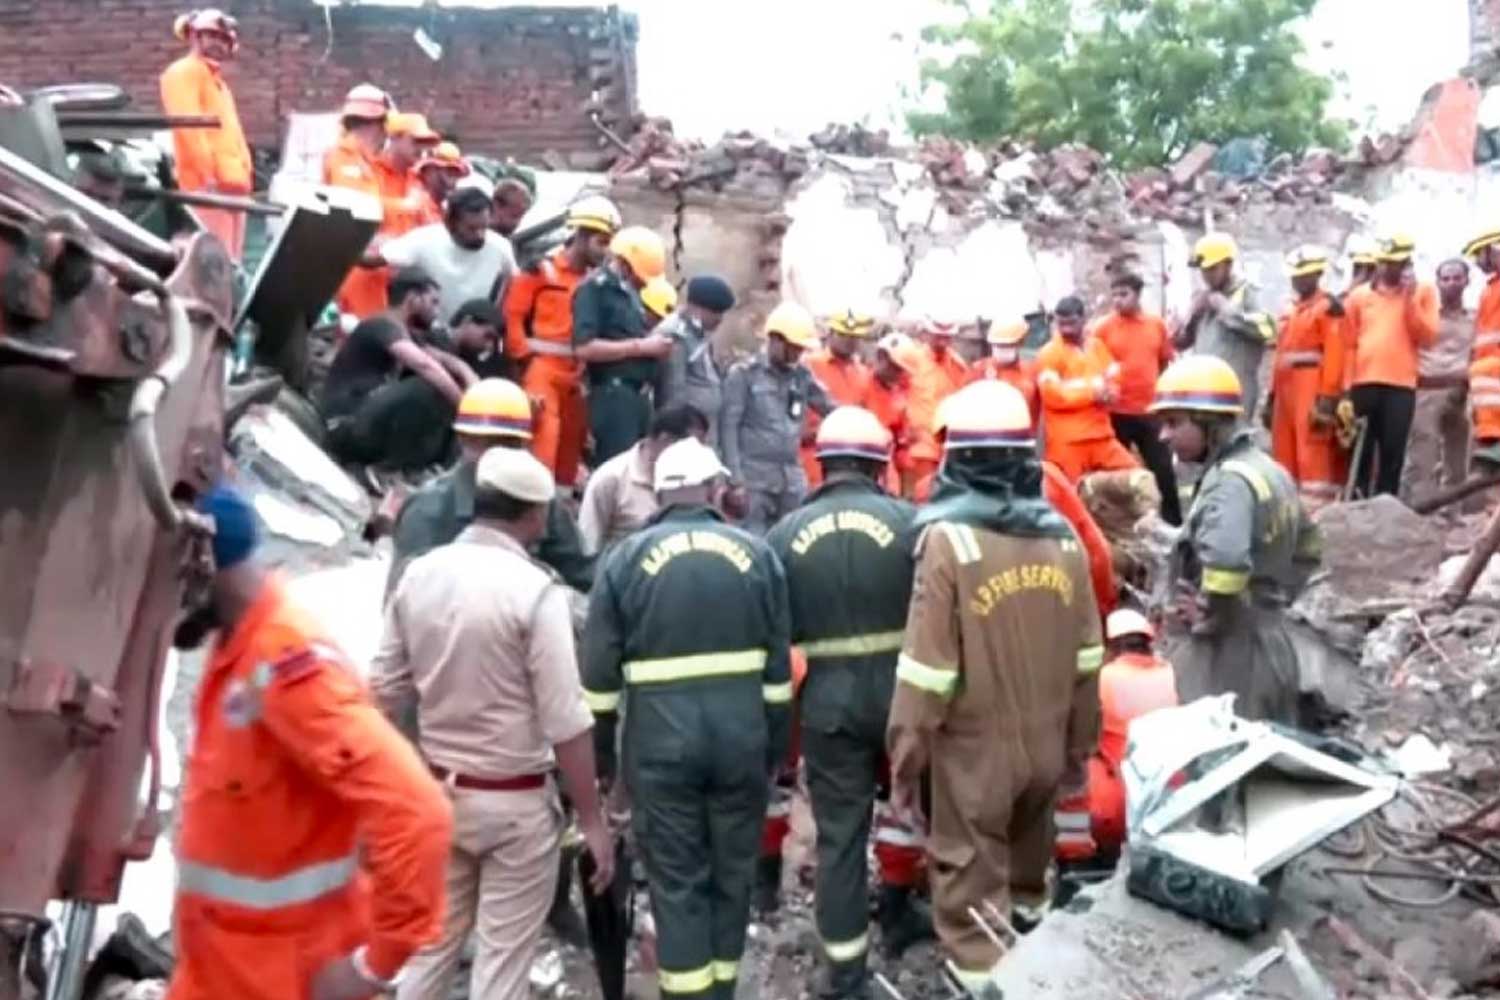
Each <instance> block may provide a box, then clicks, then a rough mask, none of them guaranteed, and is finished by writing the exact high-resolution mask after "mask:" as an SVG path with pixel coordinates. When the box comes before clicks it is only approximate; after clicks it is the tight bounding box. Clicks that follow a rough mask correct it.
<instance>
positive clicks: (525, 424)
mask: <svg viewBox="0 0 1500 1000" xmlns="http://www.w3.org/2000/svg"><path fill="white" fill-rule="evenodd" d="M453 429H454V430H455V431H457V432H458V433H460V434H474V435H477V436H479V437H512V438H520V439H521V440H523V441H529V440H531V399H530V398H529V397H528V396H527V395H526V392H525V390H523V389H522V388H521V387H520V386H518V385H516V384H515V383H514V382H512V381H511V380H510V379H504V378H487V379H481V380H480V381H478V382H475V383H474V384H473V385H471V386H469V388H468V389H466V390H464V394H463V398H462V399H460V400H459V401H458V416H457V417H455V418H454V420H453Z"/></svg>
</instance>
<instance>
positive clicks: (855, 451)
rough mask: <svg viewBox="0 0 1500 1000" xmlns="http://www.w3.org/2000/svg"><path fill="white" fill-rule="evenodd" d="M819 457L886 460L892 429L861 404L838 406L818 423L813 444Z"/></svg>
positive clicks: (888, 456)
mask: <svg viewBox="0 0 1500 1000" xmlns="http://www.w3.org/2000/svg"><path fill="white" fill-rule="evenodd" d="M813 451H814V454H816V455H817V456H818V458H820V459H821V458H862V459H865V460H866V461H870V462H886V461H888V460H889V459H890V457H891V432H890V431H889V430H887V429H886V427H885V425H884V424H882V423H881V422H880V419H879V418H878V417H876V416H875V414H873V413H871V412H870V411H869V410H867V409H865V408H864V407H862V406H840V407H837V408H835V409H834V410H833V412H832V413H830V414H828V416H826V417H824V418H823V422H822V423H820V424H819V425H818V439H817V443H816V444H815V445H814V446H813Z"/></svg>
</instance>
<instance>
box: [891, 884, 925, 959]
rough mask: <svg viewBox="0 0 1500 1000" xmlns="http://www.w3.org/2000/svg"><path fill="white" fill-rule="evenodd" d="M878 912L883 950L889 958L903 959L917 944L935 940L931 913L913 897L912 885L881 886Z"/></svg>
mask: <svg viewBox="0 0 1500 1000" xmlns="http://www.w3.org/2000/svg"><path fill="white" fill-rule="evenodd" d="M877 911H878V913H879V915H880V941H881V947H882V948H883V949H884V950H885V954H886V956H887V957H888V958H900V957H901V956H902V954H904V953H905V951H906V949H908V948H910V947H911V946H912V945H914V944H916V943H917V942H919V941H930V940H932V938H933V930H932V911H931V910H929V909H928V908H927V904H926V903H924V902H922V901H921V900H920V899H918V898H917V897H916V896H915V895H913V893H912V890H911V887H910V886H904V885H883V886H881V887H880V903H879V906H878V907H877Z"/></svg>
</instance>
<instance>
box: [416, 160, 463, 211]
mask: <svg viewBox="0 0 1500 1000" xmlns="http://www.w3.org/2000/svg"><path fill="white" fill-rule="evenodd" d="M469 171H470V167H469V161H468V160H465V159H464V157H463V154H462V153H461V152H459V149H458V147H457V146H455V145H454V144H453V143H451V142H440V143H438V144H437V145H436V146H433V147H432V148H431V149H429V150H426V151H425V152H423V154H422V158H421V159H420V160H418V161H417V179H418V180H420V181H421V182H422V187H423V188H424V189H425V190H426V191H427V201H426V203H425V204H424V205H423V206H422V217H421V222H420V225H423V226H428V225H431V224H432V223H434V222H442V221H443V204H444V203H445V202H446V201H447V200H448V196H449V195H450V194H452V193H453V188H454V186H455V185H456V184H458V182H459V181H461V180H463V179H464V178H465V177H467V176H469Z"/></svg>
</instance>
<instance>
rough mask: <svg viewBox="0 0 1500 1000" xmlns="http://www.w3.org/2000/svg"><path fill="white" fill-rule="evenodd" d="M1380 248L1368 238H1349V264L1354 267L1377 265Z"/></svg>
mask: <svg viewBox="0 0 1500 1000" xmlns="http://www.w3.org/2000/svg"><path fill="white" fill-rule="evenodd" d="M1379 253H1380V247H1379V246H1378V245H1377V244H1376V243H1375V241H1374V240H1372V239H1370V238H1369V237H1368V236H1351V237H1349V263H1350V264H1353V265H1355V266H1356V267H1358V266H1360V265H1367V266H1368V265H1373V264H1375V263H1377V261H1376V259H1375V258H1376V257H1377V256H1378V255H1379Z"/></svg>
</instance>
